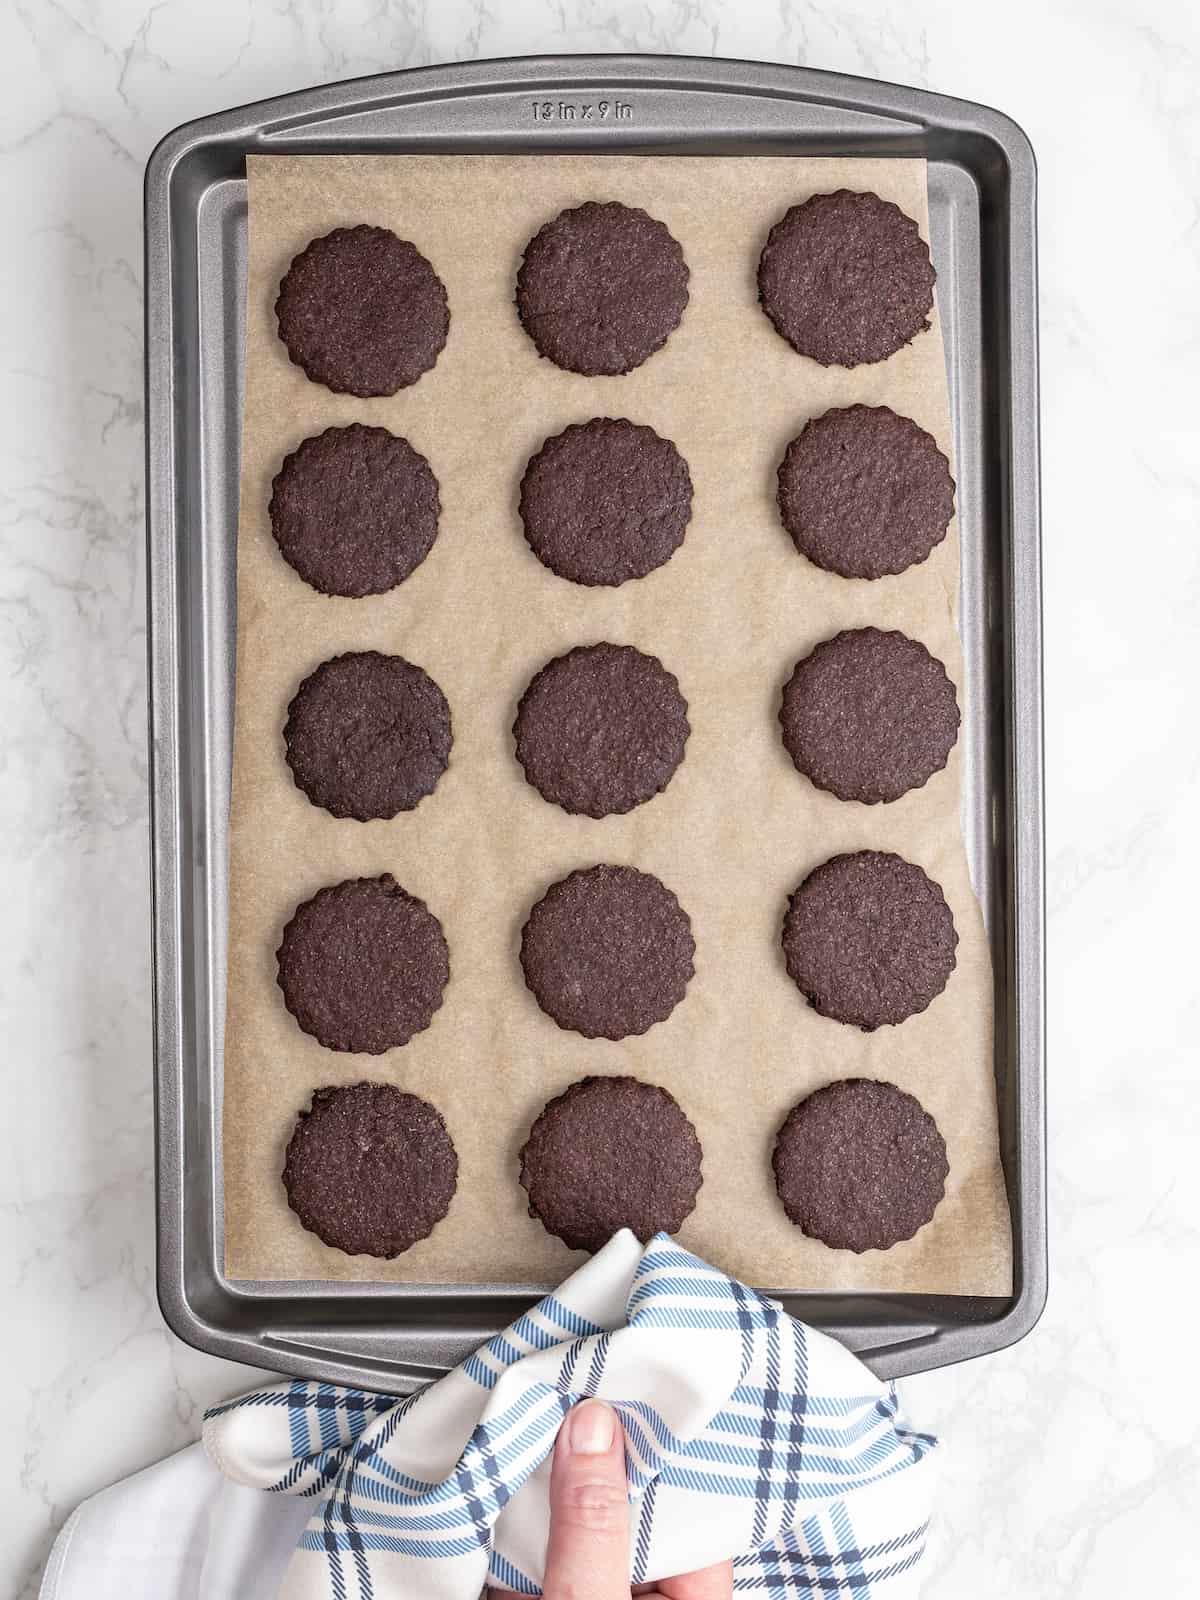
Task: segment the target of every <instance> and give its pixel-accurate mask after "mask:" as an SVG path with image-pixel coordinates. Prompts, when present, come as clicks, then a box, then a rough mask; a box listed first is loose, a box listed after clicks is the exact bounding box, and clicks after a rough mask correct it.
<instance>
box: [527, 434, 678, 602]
mask: <svg viewBox="0 0 1200 1600" xmlns="http://www.w3.org/2000/svg"><path fill="white" fill-rule="evenodd" d="M691 515H692V479H691V475H690V473H689V472H688V469H687V462H686V461H685V460H684V459H683V457H682V456H681V455H680V454H679V451H678V450H677V449H676V448H675V446H674V445H673V444H672V443H671V441H670V439H663V438H660V437H659V435H658V434H657V433H655V431H654V429H653V428H646V427H643V426H641V425H640V424H639V423H636V422H628V421H626V420H625V419H624V418H615V417H594V418H593V419H592V421H591V422H579V423H574V424H573V425H572V426H571V427H569V428H566V429H564V430H563V432H562V433H556V434H555V435H554V436H553V437H552V438H549V439H547V440H546V442H545V444H544V445H543V446H542V448H541V449H540V450H539V451H538V453H537V454H536V455H535V456H533V457H532V458H531V460H530V462H529V465H528V466H527V467H526V468H525V476H524V477H523V478H522V480H521V521H522V522H523V523H524V524H525V537H526V539H527V540H528V541H529V547H530V549H531V550H532V551H533V553H534V555H536V556H537V558H538V560H539V561H541V562H542V563H543V564H544V565H545V566H547V567H549V568H550V571H551V572H556V573H557V574H558V576H559V577H560V578H569V579H570V580H571V582H572V583H585V584H589V585H593V586H596V585H601V584H607V585H613V584H618V583H624V582H626V580H627V579H629V578H644V577H645V576H646V574H647V573H648V572H653V571H654V569H655V568H656V567H661V566H662V565H663V563H664V562H666V561H669V560H670V558H671V556H672V555H674V553H675V551H676V550H677V549H678V548H679V546H680V545H681V544H682V543H683V536H684V534H685V533H686V531H687V525H688V521H689V519H690V517H691Z"/></svg>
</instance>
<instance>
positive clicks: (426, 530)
mask: <svg viewBox="0 0 1200 1600" xmlns="http://www.w3.org/2000/svg"><path fill="white" fill-rule="evenodd" d="M268 509H269V512H270V517H271V532H272V533H273V534H274V535H275V541H276V543H277V544H278V545H279V548H280V550H281V551H282V553H283V558H284V560H285V561H286V562H287V563H288V564H289V566H291V567H294V568H295V570H296V571H297V572H298V573H299V574H300V576H301V577H302V578H303V579H304V581H305V583H310V584H311V585H312V586H313V588H314V589H319V590H320V592H321V593H322V594H331V595H344V596H346V597H347V598H349V599H359V598H361V597H362V596H363V595H367V594H385V593H386V592H387V590H389V589H394V588H395V587H396V585H397V584H398V583H403V581H404V579H405V578H407V577H408V575H409V573H411V572H414V571H415V570H416V568H417V567H419V566H420V565H421V563H422V561H424V559H425V557H426V556H427V555H428V554H429V552H430V550H431V549H432V548H433V541H434V540H435V539H436V538H437V527H438V514H439V512H440V510H441V501H440V499H439V496H438V484H437V479H436V478H435V477H434V475H433V471H432V469H431V468H430V465H429V463H428V461H426V459H425V457H424V456H423V455H421V454H420V453H419V452H418V451H416V450H414V449H413V447H412V445H410V444H409V442H408V440H407V439H398V438H397V437H396V435H395V434H394V433H389V432H388V431H387V429H386V428H366V427H364V426H363V425H362V423H360V422H352V423H351V424H350V426H349V427H348V428H326V430H325V432H324V433H318V434H315V435H314V436H313V437H312V438H311V439H305V440H304V442H303V444H301V445H300V446H299V447H298V448H297V449H296V450H293V451H292V453H291V455H290V456H285V457H284V461H283V465H282V466H281V467H280V469H279V473H278V475H277V477H276V478H275V481H274V483H273V484H272V485H271V504H270V507H269V508H268Z"/></svg>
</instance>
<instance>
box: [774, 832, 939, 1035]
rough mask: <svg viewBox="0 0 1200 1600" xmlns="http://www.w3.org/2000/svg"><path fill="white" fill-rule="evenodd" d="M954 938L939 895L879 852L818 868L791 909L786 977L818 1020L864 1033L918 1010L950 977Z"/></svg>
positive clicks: (898, 860) (909, 866)
mask: <svg viewBox="0 0 1200 1600" xmlns="http://www.w3.org/2000/svg"><path fill="white" fill-rule="evenodd" d="M957 944H958V934H957V932H956V931H955V927H954V918H953V917H952V916H951V914H950V907H949V906H948V905H947V904H946V898H945V896H944V895H943V894H942V891H941V889H940V888H939V887H938V885H937V884H936V883H934V882H933V880H932V879H931V878H928V877H926V875H925V873H924V872H922V871H921V869H920V867H918V866H914V865H913V863H912V862H911V861H905V860H904V858H903V857H902V856H896V855H892V854H890V853H889V852H888V851H885V850H858V851H856V852H855V853H854V854H853V855H844V856H834V857H833V858H832V859H831V860H829V861H826V862H824V863H823V864H822V865H821V866H819V867H815V868H814V869H813V871H812V872H810V873H809V875H808V877H807V878H805V880H804V882H803V883H802V884H801V885H800V887H799V888H798V889H797V890H796V892H795V893H794V894H793V895H792V897H791V899H790V900H789V902H788V911H787V916H786V917H785V918H784V923H783V950H784V955H785V956H786V958H787V969H788V975H789V976H790V977H791V978H792V980H793V981H794V982H795V984H796V986H797V988H799V990H800V992H801V993H802V994H803V995H804V996H805V997H806V998H807V1000H808V1003H809V1004H810V1005H811V1006H812V1007H813V1009H814V1010H815V1011H819V1012H820V1013H821V1015H822V1016H823V1017H832V1018H833V1019H834V1020H835V1021H836V1022H852V1023H854V1024H855V1025H856V1026H857V1027H859V1028H861V1029H862V1030H863V1032H864V1033H870V1032H872V1031H873V1030H874V1029H875V1028H879V1027H882V1026H883V1024H884V1023H897V1022H903V1021H904V1019H905V1018H906V1017H911V1016H914V1015H915V1014H916V1013H917V1012H918V1011H924V1010H925V1007H926V1006H927V1005H929V1003H930V1001H932V1000H935V999H936V998H937V996H938V995H939V994H941V992H942V990H943V989H944V988H945V987H946V984H947V982H948V980H949V977H950V974H951V973H952V972H953V971H954V951H955V947H956V946H957Z"/></svg>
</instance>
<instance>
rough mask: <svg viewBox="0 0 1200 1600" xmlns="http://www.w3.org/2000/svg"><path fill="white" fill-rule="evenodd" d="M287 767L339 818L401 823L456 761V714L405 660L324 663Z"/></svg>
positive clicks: (291, 723)
mask: <svg viewBox="0 0 1200 1600" xmlns="http://www.w3.org/2000/svg"><path fill="white" fill-rule="evenodd" d="M283 742H284V748H285V751H286V755H287V764H288V766H289V767H291V769H292V776H293V777H294V778H295V780H296V783H297V786H298V787H299V788H301V789H303V791H304V793H305V794H306V795H307V796H308V798H309V799H310V800H311V801H312V802H313V804H314V805H318V806H324V808H325V810H326V811H328V812H330V813H332V815H333V816H335V817H356V818H357V819H358V821H359V822H369V821H370V820H371V819H372V818H373V817H394V816H396V815H397V813H399V812H401V811H411V810H412V809H413V807H414V806H415V805H417V804H418V802H420V801H421V800H423V799H424V798H425V796H426V795H427V794H432V792H433V790H434V787H435V785H436V784H437V781H438V779H439V778H440V777H441V775H442V773H443V772H445V770H446V763H447V762H448V761H449V759H450V744H451V735H450V707H449V706H448V705H447V704H446V697H445V695H444V694H443V693H442V691H441V690H440V689H439V688H438V686H437V684H436V683H434V681H433V679H432V678H431V677H430V676H429V674H428V673H427V672H422V671H421V669H420V667H414V666H413V664H412V662H411V661H405V659H404V657H403V656H384V655H380V654H379V652H378V651H377V650H361V651H354V652H352V653H350V654H348V655H343V656H334V657H333V658H332V660H330V661H323V662H322V663H321V665H320V666H319V667H317V668H316V670H315V671H314V672H310V673H309V675H308V677H307V678H305V680H304V682H303V683H302V684H301V685H300V687H299V689H297V691H296V695H295V698H294V699H293V701H292V703H291V705H290V706H289V707H288V715H287V722H286V723H285V724H284V729H283Z"/></svg>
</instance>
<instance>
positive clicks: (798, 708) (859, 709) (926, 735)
mask: <svg viewBox="0 0 1200 1600" xmlns="http://www.w3.org/2000/svg"><path fill="white" fill-rule="evenodd" d="M779 721H780V723H781V724H782V727H783V742H784V745H785V746H786V748H787V752H788V754H789V755H790V756H791V758H792V760H793V761H794V762H795V763H796V767H797V770H798V771H800V772H803V773H804V774H805V776H806V777H808V778H811V780H812V781H813V783H815V784H816V786H817V788H818V789H828V790H829V792H830V793H831V794H835V795H837V797H838V799H839V800H862V801H864V802H865V803H866V804H868V805H875V804H877V803H878V802H879V801H883V800H898V799H899V798H900V796H901V795H902V794H907V792H908V791H909V790H910V789H919V788H920V787H921V785H922V784H923V783H925V782H926V781H927V780H928V779H929V778H930V777H931V776H932V775H933V773H935V772H940V771H941V769H942V768H943V767H944V766H945V765H946V760H947V757H948V756H949V754H950V752H951V750H952V749H953V748H954V741H955V739H957V738H958V722H959V715H958V701H957V699H956V698H955V694H954V685H953V684H952V683H951V681H950V679H949V678H948V677H947V675H946V669H945V667H944V666H943V665H942V663H941V662H940V661H939V660H938V659H937V658H936V656H931V655H930V653H929V651H928V650H926V648H925V646H924V645H923V644H919V643H918V642H917V640H916V639H910V638H908V636H907V635H906V634H903V633H894V632H893V633H884V632H883V631H881V630H880V629H879V628H851V629H849V630H848V631H846V632H845V633H839V634H835V635H834V637H833V638H832V639H826V640H825V642H824V643H823V644H819V645H818V646H817V647H816V649H815V650H814V651H813V652H812V653H811V655H807V656H805V657H804V659H803V660H802V661H798V662H797V663H796V670H795V671H794V672H793V673H792V676H791V677H790V678H789V680H788V683H787V686H786V687H785V689H784V691H783V704H782V706H781V707H780V710H779Z"/></svg>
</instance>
